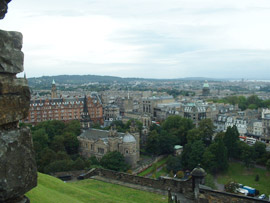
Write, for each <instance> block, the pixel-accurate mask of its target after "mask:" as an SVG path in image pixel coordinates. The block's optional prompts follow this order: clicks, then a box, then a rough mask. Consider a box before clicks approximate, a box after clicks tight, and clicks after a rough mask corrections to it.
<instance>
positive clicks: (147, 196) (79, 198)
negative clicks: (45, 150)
mask: <svg viewBox="0 0 270 203" xmlns="http://www.w3.org/2000/svg"><path fill="white" fill-rule="evenodd" d="M26 196H27V197H28V198H29V199H30V201H31V202H32V203H35V202H36V203H62V202H64V203H74V202H76V203H81V202H87V203H88V202H123V203H126V202H134V203H135V202H138V203H139V202H140V203H141V202H168V201H167V197H166V196H162V195H158V194H154V193H149V192H144V191H140V190H135V189H131V188H127V187H123V186H120V185H113V184H110V183H104V182H101V181H96V180H93V179H87V180H81V181H76V182H70V183H65V182H63V181H61V180H59V179H57V178H55V177H52V176H49V175H45V174H42V173H39V174H38V186H37V187H36V188H34V189H32V190H31V191H30V192H28V193H27V194H26Z"/></svg>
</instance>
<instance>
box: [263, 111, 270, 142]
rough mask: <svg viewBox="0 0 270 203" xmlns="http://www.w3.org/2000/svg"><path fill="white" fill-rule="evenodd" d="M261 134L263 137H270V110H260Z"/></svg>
mask: <svg viewBox="0 0 270 203" xmlns="http://www.w3.org/2000/svg"><path fill="white" fill-rule="evenodd" d="M262 130H263V132H262V135H263V136H264V137H270V110H269V109H263V110H262Z"/></svg>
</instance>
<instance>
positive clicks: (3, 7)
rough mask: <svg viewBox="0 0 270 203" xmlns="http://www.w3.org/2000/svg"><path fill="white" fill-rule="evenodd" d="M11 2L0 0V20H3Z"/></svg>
mask: <svg viewBox="0 0 270 203" xmlns="http://www.w3.org/2000/svg"><path fill="white" fill-rule="evenodd" d="M9 2H11V0H1V1H0V19H3V18H4V17H5V15H6V13H7V9H8V3H9Z"/></svg>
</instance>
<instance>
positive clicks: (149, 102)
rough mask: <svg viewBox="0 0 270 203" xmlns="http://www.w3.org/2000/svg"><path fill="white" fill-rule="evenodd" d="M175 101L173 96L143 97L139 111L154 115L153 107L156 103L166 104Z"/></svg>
mask: <svg viewBox="0 0 270 203" xmlns="http://www.w3.org/2000/svg"><path fill="white" fill-rule="evenodd" d="M173 102H175V100H174V98H173V96H159V97H155V96H153V97H143V98H142V102H141V111H142V113H147V114H150V115H151V116H152V117H155V116H156V115H154V108H155V107H157V105H158V104H166V103H173Z"/></svg>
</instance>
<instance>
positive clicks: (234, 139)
mask: <svg viewBox="0 0 270 203" xmlns="http://www.w3.org/2000/svg"><path fill="white" fill-rule="evenodd" d="M239 142H240V141H239V133H238V130H237V127H236V126H235V125H234V126H233V127H230V126H229V127H228V128H227V130H226V132H225V136H224V144H225V146H226V147H227V149H228V157H229V158H236V157H237V155H238V144H239Z"/></svg>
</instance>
